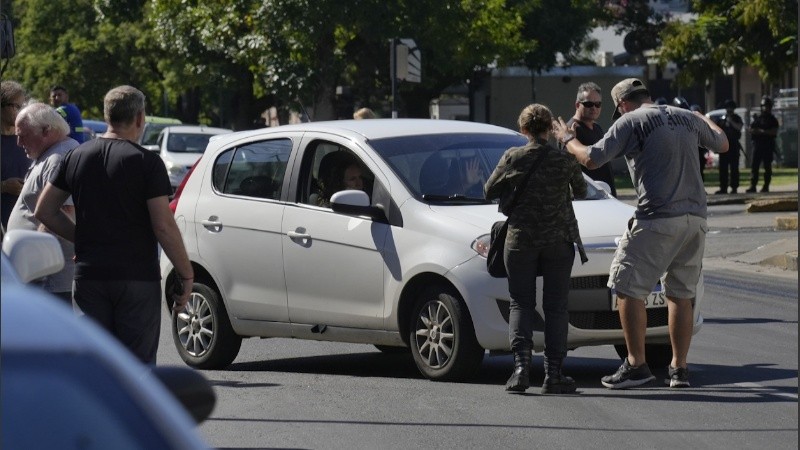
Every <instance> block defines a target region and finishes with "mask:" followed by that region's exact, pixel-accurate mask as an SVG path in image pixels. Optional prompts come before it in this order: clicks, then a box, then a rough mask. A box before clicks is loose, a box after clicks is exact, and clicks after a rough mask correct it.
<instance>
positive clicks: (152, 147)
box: [142, 144, 161, 152]
mask: <svg viewBox="0 0 800 450" xmlns="http://www.w3.org/2000/svg"><path fill="white" fill-rule="evenodd" d="M142 147H144V149H145V150H150V151H151V152H159V151H161V147H159V146H158V145H155V144H151V145H143V146H142Z"/></svg>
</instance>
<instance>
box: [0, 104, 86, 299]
mask: <svg viewBox="0 0 800 450" xmlns="http://www.w3.org/2000/svg"><path fill="white" fill-rule="evenodd" d="M14 126H15V131H16V134H17V142H18V144H19V146H20V147H22V148H24V149H25V154H26V155H27V156H28V158H29V159H31V160H32V161H33V162H32V163H31V167H30V169H28V173H27V174H26V175H25V182H24V184H23V185H22V192H21V193H20V196H19V198H18V199H17V203H16V204H15V205H14V209H13V210H12V211H11V216H10V217H9V219H8V229H9V230H40V231H47V230H46V228H45V227H44V225H42V224H41V223H40V222H39V221H38V220H37V219H36V218H35V217H34V215H33V214H34V210H35V208H36V202H37V201H38V199H39V195H40V194H41V192H42V190H43V189H44V187H45V185H46V184H47V181H48V180H49V179H50V177H51V176H52V175H53V173H55V172H56V171H57V170H58V167H59V165H60V164H61V159H62V157H63V156H64V154H65V153H67V151H69V150H72V149H73V148H75V147H77V146H78V145H79V144H78V142H77V141H76V140H74V139H72V138H71V137H69V125H68V124H67V122H66V121H65V120H64V118H63V117H61V116H60V115H59V114H58V113H57V112H56V110H55V109H53V108H52V107H50V106H49V105H46V104H44V103H31V104H29V105H27V106H25V107H24V108H23V109H22V110H21V111H20V112H19V114H17V119H16V122H15V124H14ZM61 208H62V210H64V212H65V213H67V214H68V215H69V216H71V217H74V215H75V213H74V207H73V205H72V198H71V197H70V198H68V199H67V200H66V201H65V202H64V205H63V206H62V207H61ZM57 237H58V236H57ZM59 242H60V244H61V251H62V252H64V269H62V270H61V271H60V272H58V273H56V274H53V275H50V276H49V277H47V278H46V279H45V280H44V283H43V287H44V288H45V289H46V290H47V291H49V292H51V293H53V294H54V295H56V296H57V297H59V298H62V299H63V300H64V301H66V302H68V303H72V277H73V272H74V268H75V265H74V262H73V261H72V257H73V255H74V254H75V249H74V246H73V244H72V243H71V242H69V241H67V240H65V239H62V238H59Z"/></svg>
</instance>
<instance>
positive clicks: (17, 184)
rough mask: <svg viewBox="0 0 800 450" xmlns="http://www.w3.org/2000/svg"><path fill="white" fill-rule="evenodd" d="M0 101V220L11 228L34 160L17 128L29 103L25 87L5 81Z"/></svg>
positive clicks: (1, 88)
mask: <svg viewBox="0 0 800 450" xmlns="http://www.w3.org/2000/svg"><path fill="white" fill-rule="evenodd" d="M0 98H1V99H2V108H3V109H2V113H1V114H0V121H1V122H2V141H0V174H1V175H0V178H2V187H1V188H0V191H2V193H1V194H0V218H1V219H2V224H3V229H4V230H5V228H6V226H7V225H8V217H9V216H10V215H11V210H12V209H13V208H14V204H16V203H17V198H18V197H19V193H20V192H21V191H22V183H23V179H24V178H25V173H26V172H27V171H28V167H30V165H31V160H30V159H28V157H27V156H25V149H23V148H22V147H20V146H19V145H17V135H16V131H15V129H14V126H15V122H16V120H17V114H18V113H19V111H20V110H21V109H22V107H23V106H24V105H25V102H26V101H27V93H26V92H25V88H23V87H22V85H21V84H19V83H17V82H16V81H11V80H5V81H3V82H2V83H0Z"/></svg>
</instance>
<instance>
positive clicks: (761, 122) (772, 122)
mask: <svg viewBox="0 0 800 450" xmlns="http://www.w3.org/2000/svg"><path fill="white" fill-rule="evenodd" d="M779 127H780V124H779V123H778V119H776V118H775V116H774V115H772V99H771V98H769V97H767V96H766V95H765V96H764V97H763V98H762V99H761V114H760V115H757V116H755V118H753V123H752V124H751V125H750V135H751V136H752V137H753V164H752V169H751V172H750V188H749V189H748V190H747V192H755V191H756V186H758V169H759V167H760V166H761V163H762V162H763V163H764V187H762V188H761V192H769V182H770V181H772V157H773V155H774V154H775V150H776V147H775V137H776V136H778V128H779Z"/></svg>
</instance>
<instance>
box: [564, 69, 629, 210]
mask: <svg viewBox="0 0 800 450" xmlns="http://www.w3.org/2000/svg"><path fill="white" fill-rule="evenodd" d="M602 100H603V96H602V94H601V93H600V86H598V85H597V84H595V83H591V82H589V83H583V84H581V85H580V86H578V95H577V97H576V98H575V115H574V116H572V118H571V119H569V122H567V126H568V127H569V128H570V129H572V130H573V132H574V133H575V139H577V140H578V142H580V143H581V144H583V145H592V144H594V143H596V142H597V141H599V140H600V139H602V138H603V135H604V134H605V133H604V132H603V127H601V126H600V125H599V124H598V123H597V122H596V120H597V119H598V118H599V117H600V107H601V105H602ZM581 170H583V173H585V174H586V175H589V178H591V179H593V180H597V181H604V182H605V183H606V184H608V187H610V188H611V195H613V196H614V197H616V196H617V188H616V186H614V174H613V173H612V172H611V164H610V163H608V164H603V165H602V166H600V167H598V168H596V169H587V168H586V167H585V166H581Z"/></svg>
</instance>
